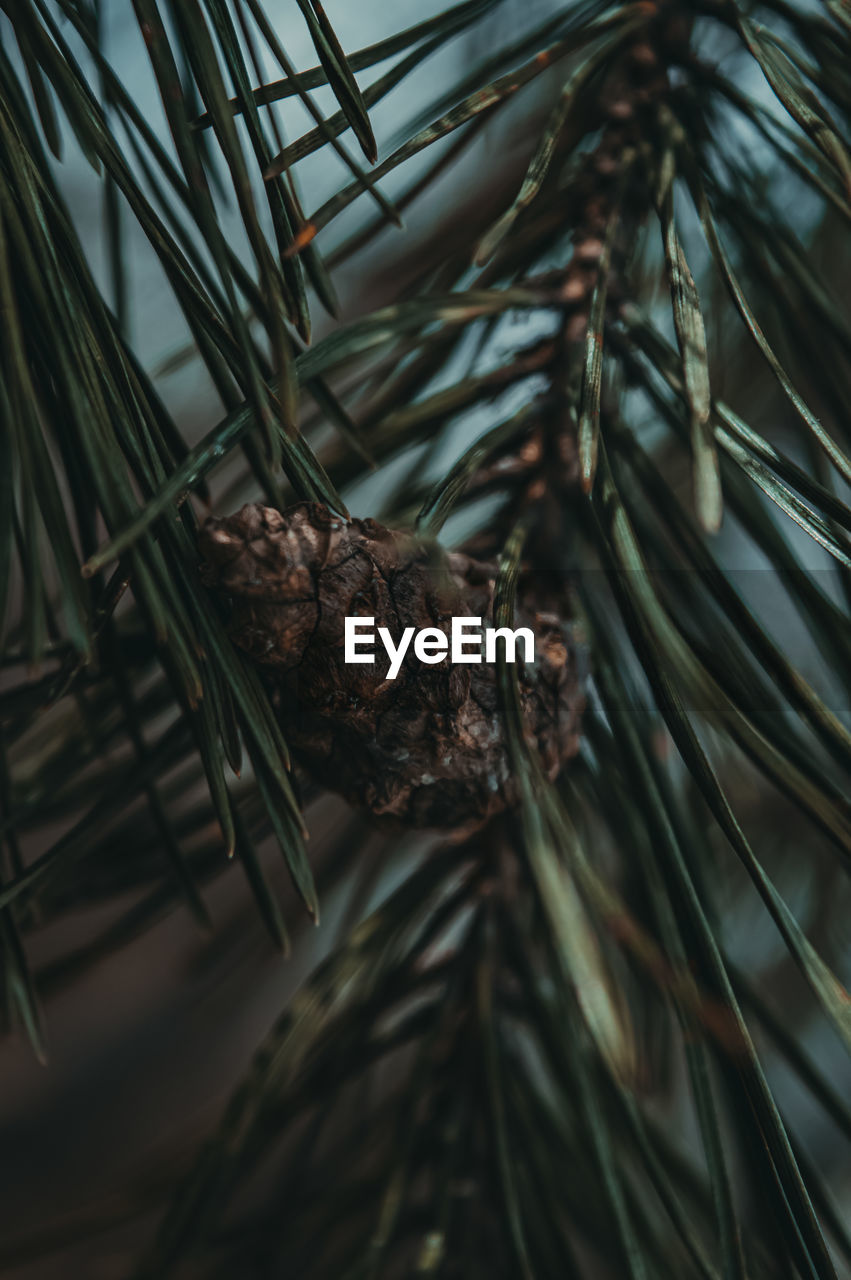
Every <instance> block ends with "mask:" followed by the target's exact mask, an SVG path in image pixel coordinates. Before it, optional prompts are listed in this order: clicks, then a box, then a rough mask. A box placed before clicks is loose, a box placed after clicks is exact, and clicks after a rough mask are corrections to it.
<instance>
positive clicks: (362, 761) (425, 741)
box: [200, 503, 582, 828]
mask: <svg viewBox="0 0 851 1280" xmlns="http://www.w3.org/2000/svg"><path fill="white" fill-rule="evenodd" d="M200 548H201V553H202V555H203V557H204V562H205V563H204V577H205V580H206V581H207V583H208V585H210V586H212V587H214V588H215V589H216V590H217V591H218V592H219V593H220V594H222V595H223V596H225V597H227V598H228V599H229V601H230V604H231V608H232V618H231V634H232V637H233V639H234V641H235V643H236V644H237V645H239V647H240V648H242V649H243V650H244V651H245V652H246V653H247V654H249V655H250V657H251V658H252V659H253V660H254V661H255V662H256V663H258V664H259V665H260V666H261V668H262V669H263V670H264V673H265V674H266V677H267V681H268V683H269V684H270V686H271V688H272V689H273V692H274V697H275V701H276V703H277V705H278V708H279V712H280V716H281V721H282V727H283V729H284V731H285V734H286V737H287V740H288V742H289V744H290V745H291V747H292V748H293V750H294V752H295V754H296V756H297V757H298V758H299V760H300V762H301V763H302V764H303V765H304V767H305V768H306V769H307V770H308V771H309V772H310V773H311V774H312V775H313V776H314V777H316V778H317V779H318V780H319V781H320V782H322V783H324V784H325V785H326V786H328V787H330V788H331V789H333V790H335V791H339V792H341V793H342V794H343V795H344V796H345V797H346V798H347V799H348V800H349V801H351V802H352V803H353V804H357V805H364V804H365V805H366V806H367V807H368V808H369V809H371V810H372V812H373V813H375V814H378V815H383V816H389V817H392V818H396V819H398V820H401V821H403V822H406V823H408V824H411V825H414V826H437V827H452V828H465V827H471V826H475V825H477V824H478V823H480V822H482V821H484V820H485V819H486V818H488V817H489V816H490V815H491V814H493V813H496V812H498V811H499V810H500V809H503V808H504V807H505V806H506V805H511V804H513V803H515V802H516V799H517V794H516V788H515V786H514V784H513V781H512V778H511V772H510V769H509V763H508V755H507V752H506V747H505V737H504V727H503V720H502V716H501V713H500V706H499V696H498V690H497V683H496V680H497V670H496V666H495V664H492V663H487V662H485V661H484V654H482V662H481V663H479V664H466V663H465V664H452V663H451V662H450V661H449V659H448V657H447V658H444V659H443V661H441V662H440V663H438V664H434V665H427V664H425V663H422V662H420V661H419V660H418V659H417V658H416V657H415V656H414V654H413V645H411V646H410V648H409V650H408V652H407V654H406V657H405V660H404V662H403V663H402V667H401V670H400V671H399V675H398V677H397V678H396V679H395V680H389V679H387V670H388V667H389V659H388V657H387V655H386V653H385V652H384V649H383V646H382V645H381V643H380V641H378V640H377V633H378V628H379V627H386V628H388V630H389V631H390V633H391V635H392V637H393V642H394V644H398V643H399V640H400V638H401V635H402V632H403V630H404V628H405V627H415V628H416V629H417V630H420V629H422V628H424V627H436V628H438V629H439V630H441V631H442V632H444V633H445V634H446V635H447V636H449V635H450V631H451V626H452V619H453V617H481V618H482V620H483V626H489V625H492V624H493V592H494V577H495V573H496V566H495V565H494V564H492V563H483V562H480V561H476V560H473V559H471V558H470V557H469V556H466V555H463V554H459V553H447V552H445V551H443V550H442V549H441V548H439V547H437V546H436V545H435V544H433V543H425V542H423V541H418V540H416V539H415V538H414V537H413V536H412V535H410V534H407V533H403V532H397V531H394V530H390V529H386V528H384V527H383V526H381V525H379V524H377V523H375V521H373V520H352V521H350V522H346V521H344V520H342V519H340V518H338V517H336V516H334V515H333V514H332V513H330V512H329V511H328V510H327V509H325V508H324V507H321V506H317V505H315V504H311V503H302V504H300V505H298V506H295V507H292V508H290V509H289V510H287V511H285V512H284V513H283V514H282V513H281V512H279V511H275V510H273V509H271V508H268V507H262V506H258V505H249V506H245V507H243V508H242V510H241V511H239V512H237V513H236V514H235V515H232V516H229V517H227V518H225V519H211V520H209V521H207V523H206V525H205V526H204V528H203V530H202V532H201V540H200ZM347 616H349V617H355V616H359V617H370V618H373V619H374V624H373V626H372V628H371V629H372V630H373V631H374V632H375V634H376V646H375V649H374V653H375V662H374V663H357V664H352V663H346V662H345V658H344V635H345V619H346V617H347ZM514 625H515V626H516V627H529V628H531V629H532V630H533V631H534V633H535V662H534V663H524V662H519V663H518V667H517V670H518V674H519V681H520V693H521V702H522V708H523V716H524V721H525V724H526V728H527V731H528V733H529V735H530V740H531V739H534V740H535V742H536V744H537V748H538V751H539V752H540V755H541V759H542V762H543V765H544V768H545V770H546V771H547V773H548V774H549V775H550V777H555V775H556V774H557V773H558V772H559V770H560V768H561V766H562V764H563V763H564V762H565V761H566V760H568V759H569V758H570V757H571V756H573V755H574V754H575V753H576V750H577V748H578V728H579V718H580V714H581V709H582V695H581V693H580V688H579V680H578V676H577V661H576V645H575V642H574V639H573V635H572V628H571V625H570V622H569V620H568V619H567V618H564V617H560V616H559V615H558V614H557V613H555V612H549V611H548V612H546V613H542V612H536V611H535V610H534V609H533V608H532V607H531V603H530V600H529V590H528V585H527V586H526V588H525V589H524V586H523V584H521V590H520V593H519V597H518V603H517V609H516V616H515V619H514ZM473 651H474V652H475V649H473ZM520 651H522V648H521V649H519V652H520ZM364 652H369V649H365V650H364Z"/></svg>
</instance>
